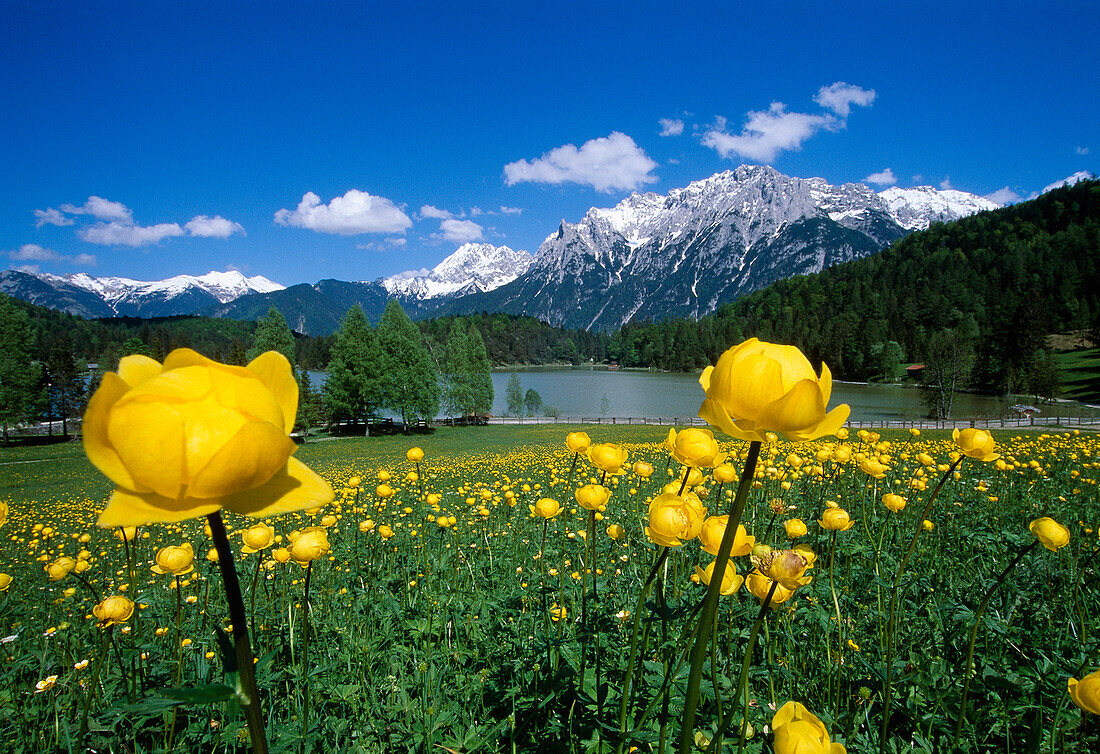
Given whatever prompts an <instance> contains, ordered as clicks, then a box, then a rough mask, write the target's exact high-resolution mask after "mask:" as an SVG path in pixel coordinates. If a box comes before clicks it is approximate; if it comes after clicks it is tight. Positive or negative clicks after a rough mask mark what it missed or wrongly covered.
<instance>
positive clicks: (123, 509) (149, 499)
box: [97, 487, 221, 529]
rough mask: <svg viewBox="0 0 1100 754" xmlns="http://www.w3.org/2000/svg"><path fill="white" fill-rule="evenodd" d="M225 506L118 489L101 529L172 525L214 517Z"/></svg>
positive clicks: (104, 513)
mask: <svg viewBox="0 0 1100 754" xmlns="http://www.w3.org/2000/svg"><path fill="white" fill-rule="evenodd" d="M220 507H221V506H220V505H219V504H218V501H216V500H215V501H210V500H194V499H192V498H183V499H182V500H175V499H172V498H167V497H163V496H161V495H158V494H157V493H155V492H144V493H142V492H132V491H130V490H127V489H124V488H122V487H118V488H116V489H115V491H114V492H113V493H112V494H111V499H110V500H108V501H107V507H106V508H104V509H103V512H102V513H100V514H99V521H98V522H97V523H98V525H99V526H100V527H102V528H104V529H112V528H114V527H116V526H145V525H146V524H161V523H163V524H170V523H175V522H177V521H186V520H187V519H189V518H197V517H198V516H205V515H206V514H208V513H213V512H214V511H216V510H217V509H218V508H220Z"/></svg>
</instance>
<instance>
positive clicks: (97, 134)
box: [0, 0, 1100, 285]
mask: <svg viewBox="0 0 1100 754" xmlns="http://www.w3.org/2000/svg"><path fill="white" fill-rule="evenodd" d="M404 5H406V4H404V3H400V4H399V3H356V4H348V3H335V2H334V3H301V4H290V3H280V2H267V3H263V4H252V3H247V4H245V3H234V2H219V3H207V2H194V3H171V4H169V3H161V2H153V1H150V2H143V3H111V4H100V3H95V2H87V3H79V4H77V3H34V4H30V3H15V2H12V1H10V0H9V2H7V3H5V6H6V7H5V10H4V13H3V17H4V20H5V23H4V24H3V28H2V29H0V95H2V97H0V102H2V103H3V105H2V108H3V116H2V117H0V176H2V183H3V186H4V189H5V191H4V194H5V197H4V200H3V201H2V202H0V256H2V265H0V266H2V267H12V268H16V267H24V266H28V267H30V268H36V269H39V270H41V271H43V272H54V273H66V272H80V271H84V272H89V273H91V274H93V275H122V276H127V277H134V278H138V279H159V278H163V277H168V276H170V275H175V274H202V273H204V272H207V271H209V270H224V269H230V268H232V269H239V270H241V271H242V272H244V273H246V274H249V275H254V274H262V275H265V276H267V277H269V278H271V279H273V280H276V281H278V282H280V283H283V284H286V285H290V284H294V283H298V282H313V281H316V280H319V279H321V278H327V277H335V278H339V279H343V280H369V279H374V278H376V277H379V276H382V275H390V274H394V273H398V272H401V271H403V270H409V269H417V268H423V267H429V268H430V267H432V266H434V265H435V264H437V263H438V262H439V261H440V260H442V259H443V258H444V257H445V256H447V254H449V253H451V252H452V251H453V250H454V249H455V248H456V247H457V246H458V245H459V243H461V242H462V241H463V240H484V241H487V242H490V243H493V244H497V245H500V244H507V245H509V246H511V247H513V248H517V249H527V250H529V251H531V252H534V251H535V250H536V249H537V247H538V245H539V243H541V241H542V240H543V239H544V238H545V237H546V236H547V235H548V234H549V233H551V232H553V231H554V230H555V229H556V228H557V224H558V222H559V221H560V220H562V219H565V220H567V221H571V222H575V221H577V220H579V219H580V217H581V216H582V215H583V213H584V212H585V211H586V210H587V209H588V208H589V207H591V206H610V205H612V204H614V203H616V202H618V201H619V200H620V199H622V198H623V197H624V196H626V195H628V194H629V193H630V191H631V190H639V191H656V192H659V193H665V192H667V191H668V190H669V189H672V188H676V187H679V186H683V185H686V184H687V183H688V182H690V181H692V180H697V179H700V178H704V177H706V176H709V175H712V174H713V173H716V172H718V171H721V170H726V169H732V168H734V167H736V166H737V165H739V164H742V163H751V164H755V163H766V164H770V165H773V166H774V167H775V168H776V169H778V170H780V171H782V172H784V173H787V174H789V175H795V176H801V177H809V176H821V177H823V178H825V179H827V180H828V181H830V182H832V183H842V182H847V181H861V180H865V179H867V178H868V177H871V176H873V177H875V178H876V179H877V180H879V181H880V182H881V183H880V184H879V185H880V186H883V187H884V186H885V185H889V182H890V181H891V179H892V180H894V181H896V183H895V185H898V186H902V187H906V186H913V185H918V184H927V185H937V186H938V185H941V184H942V185H943V186H945V187H946V186H950V187H953V188H957V189H961V190H965V191H971V192H974V193H977V194H982V195H990V194H993V193H994V192H1001V193H1000V194H999V196H1001V197H1002V198H1004V197H1008V198H1011V197H1013V196H1017V197H1024V198H1026V197H1027V196H1029V195H1032V194H1033V193H1034V192H1037V191H1041V190H1042V189H1043V188H1044V187H1045V186H1047V185H1048V184H1050V183H1053V182H1055V181H1057V180H1059V179H1062V178H1065V177H1067V176H1069V175H1071V174H1073V173H1075V172H1077V171H1086V172H1090V173H1095V172H1100V168H1098V166H1097V155H1098V154H1100V139H1098V125H1100V104H1098V103H1100V97H1098V94H1100V90H1098V86H1097V82H1098V81H1100V53H1098V47H1097V45H1096V39H1097V36H1098V34H1097V33H1098V32H1100V6H1098V5H1097V4H1096V3H1095V2H1058V3H1013V2H1002V3H996V4H990V3H967V2H952V3H941V2H918V3H881V2H874V3H802V2H778V3H766V4H765V3H742V2H731V1H728V2H689V1H686V0H681V1H680V2H671V3H648V2H634V3H629V4H618V3H612V2H605V3H591V2H579V3H524V2H515V0H512V1H511V2H506V3H461V4H460V3H432V2H421V3H416V4H411V3H410V4H408V5H410V6H413V5H415V7H410V8H405V7H398V6H404ZM334 200H336V201H335V202H334Z"/></svg>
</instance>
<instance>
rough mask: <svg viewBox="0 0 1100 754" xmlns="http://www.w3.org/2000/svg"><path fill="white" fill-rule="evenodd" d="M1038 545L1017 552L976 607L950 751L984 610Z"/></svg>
mask: <svg viewBox="0 0 1100 754" xmlns="http://www.w3.org/2000/svg"><path fill="white" fill-rule="evenodd" d="M1038 544H1039V540H1035V541H1034V542H1032V543H1031V544H1030V545H1028V546H1027V547H1025V548H1024V549H1023V550H1021V551H1020V552H1019V554H1018V555H1017V556H1016V557H1015V558H1013V559H1012V562H1011V563H1009V564H1008V566H1007V567H1006V568H1005V569H1004V570H1003V571H1001V575H1000V576H998V577H997V580H996V581H994V582H993V585H992V586H991V587H989V591H987V592H986V593H985V597H984V598H983V599H982V603H981V605H979V606H978V612H976V613H975V614H974V625H973V626H971V628H970V644H969V645H968V646H967V648H966V664H965V665H963V678H964V679H965V680H964V681H963V692H962V699H961V700H960V701H959V719H958V720H957V721H955V737H954V738H953V739H952V740H951V750H952V751H956V750H957V749H956V747H957V746H958V743H959V735H960V734H962V726H963V720H965V719H966V699H967V696H969V694H970V677H971V672H972V670H973V666H972V663H973V661H974V644H975V642H976V641H977V639H978V627H979V626H980V625H981V623H982V618H983V617H985V611H986V608H988V607H989V601H990V600H991V599H992V598H993V592H995V591H997V587H999V586H1000V585H1001V584H1003V583H1004V580H1005V579H1006V578H1008V574H1009V572H1010V571H1011V570H1012V569H1013V568H1015V567H1016V564H1017V563H1019V562H1020V561H1021V560H1023V557H1024V556H1025V555H1027V554H1028V553H1029V552H1031V551H1032V550H1034V549H1035V547H1036V545H1038Z"/></svg>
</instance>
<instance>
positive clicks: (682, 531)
mask: <svg viewBox="0 0 1100 754" xmlns="http://www.w3.org/2000/svg"><path fill="white" fill-rule="evenodd" d="M706 515H707V510H706V508H704V507H703V504H702V503H701V502H700V501H699V498H698V497H696V496H695V495H694V494H693V493H691V492H688V493H686V494H684V495H683V496H680V495H676V494H673V493H671V492H665V493H662V494H660V495H658V496H657V497H656V498H654V499H653V502H652V503H650V504H649V526H647V527H646V529H645V533H646V536H647V537H649V540H650V541H651V542H653V543H654V544H657V545H661V546H662V547H679V546H680V545H682V544H683V543H684V542H683V540H691V539H695V538H696V537H697V536H699V531H700V530H701V529H702V528H703V520H704V519H705V518H706Z"/></svg>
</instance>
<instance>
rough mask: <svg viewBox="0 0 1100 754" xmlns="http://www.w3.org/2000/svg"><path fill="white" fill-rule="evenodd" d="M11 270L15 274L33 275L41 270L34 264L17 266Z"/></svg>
mask: <svg viewBox="0 0 1100 754" xmlns="http://www.w3.org/2000/svg"><path fill="white" fill-rule="evenodd" d="M12 269H13V270H15V271H16V272H26V273H28V274H31V275H33V274H34V273H36V272H38V271H39V270H41V269H42V268H41V267H39V266H38V265H36V264H17V265H16V266H15V267H12Z"/></svg>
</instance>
